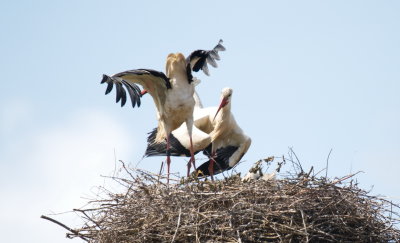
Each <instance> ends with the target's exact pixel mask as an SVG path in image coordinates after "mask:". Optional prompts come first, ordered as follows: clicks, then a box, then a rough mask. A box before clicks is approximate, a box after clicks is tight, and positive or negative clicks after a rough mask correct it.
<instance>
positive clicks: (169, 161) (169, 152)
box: [166, 133, 171, 184]
mask: <svg viewBox="0 0 400 243" xmlns="http://www.w3.org/2000/svg"><path fill="white" fill-rule="evenodd" d="M169 136H170V133H168V135H167V151H166V152H167V184H169V168H170V165H171V150H170V144H169Z"/></svg>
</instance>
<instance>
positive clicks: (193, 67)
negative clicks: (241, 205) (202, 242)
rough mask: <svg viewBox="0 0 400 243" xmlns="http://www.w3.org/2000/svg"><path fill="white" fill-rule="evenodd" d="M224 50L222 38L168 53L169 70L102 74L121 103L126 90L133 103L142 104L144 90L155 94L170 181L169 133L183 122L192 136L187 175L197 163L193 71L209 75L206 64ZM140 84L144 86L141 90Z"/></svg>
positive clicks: (159, 138)
mask: <svg viewBox="0 0 400 243" xmlns="http://www.w3.org/2000/svg"><path fill="white" fill-rule="evenodd" d="M224 50H225V47H224V46H223V45H222V40H220V41H219V42H218V44H217V45H216V46H215V47H214V48H213V49H212V50H208V51H206V50H196V51H194V52H192V53H191V54H190V55H189V56H188V57H187V58H185V57H184V55H183V54H182V53H175V54H173V53H172V54H169V55H168V57H167V61H166V68H165V69H166V73H163V72H159V71H156V70H152V69H134V70H128V71H125V72H120V73H117V74H114V75H112V76H108V75H103V79H102V81H101V83H107V89H106V94H108V93H110V92H111V90H112V88H113V86H114V85H115V86H116V102H117V103H118V102H119V101H121V106H124V105H125V103H126V100H127V92H128V94H129V97H130V99H131V102H132V106H133V107H135V106H136V105H137V106H138V107H139V106H140V98H141V96H142V95H143V94H144V93H146V92H148V93H149V94H150V95H151V96H152V97H153V100H154V104H155V105H156V108H157V119H158V127H157V136H156V137H155V141H156V142H162V141H164V140H166V151H167V173H168V181H169V174H170V163H171V158H170V134H171V132H172V131H173V130H175V129H176V128H178V127H179V126H180V125H181V124H182V123H184V122H186V126H187V131H188V134H189V140H190V154H191V159H190V161H189V163H188V175H189V172H190V167H191V163H192V164H193V166H194V167H195V159H194V149H193V142H192V129H193V110H194V105H195V100H194V98H193V94H194V90H195V88H194V86H195V84H194V82H193V81H194V78H193V76H192V71H194V72H198V71H199V70H203V72H204V73H205V74H206V75H209V71H208V65H207V64H210V65H211V66H213V67H217V63H216V60H220V57H219V55H218V52H219V51H224ZM138 85H140V86H142V88H143V90H142V91H141V90H140V88H139V87H138ZM125 89H126V90H127V92H126V91H125Z"/></svg>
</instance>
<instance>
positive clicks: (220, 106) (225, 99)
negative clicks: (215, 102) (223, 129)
mask: <svg viewBox="0 0 400 243" xmlns="http://www.w3.org/2000/svg"><path fill="white" fill-rule="evenodd" d="M228 102H229V101H228V99H227V98H223V99H222V100H221V104H219V107H218V110H217V113H215V116H214V119H213V121H214V120H215V117H217V115H218V112H219V111H220V110H221V109H222V108H223V107H224V106H226V105H227V104H228Z"/></svg>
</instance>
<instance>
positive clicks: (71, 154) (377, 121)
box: [0, 0, 400, 243]
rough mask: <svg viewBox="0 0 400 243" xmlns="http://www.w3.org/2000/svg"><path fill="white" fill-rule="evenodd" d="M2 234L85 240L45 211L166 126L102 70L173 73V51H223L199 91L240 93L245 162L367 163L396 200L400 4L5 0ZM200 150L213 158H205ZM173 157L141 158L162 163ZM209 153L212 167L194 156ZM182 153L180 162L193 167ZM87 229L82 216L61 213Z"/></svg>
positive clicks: (82, 190) (235, 107)
mask: <svg viewBox="0 0 400 243" xmlns="http://www.w3.org/2000/svg"><path fill="white" fill-rule="evenodd" d="M0 10H1V15H0V31H1V39H0V70H1V80H2V81H1V86H0V89H1V95H0V171H1V176H0V185H1V186H0V195H1V200H0V210H1V211H0V214H1V216H0V234H1V235H2V242H45V243H46V242H80V241H81V240H79V239H76V240H72V241H71V240H68V239H66V238H65V237H64V236H65V233H66V231H65V230H64V229H62V228H61V227H59V226H57V225H55V224H52V223H50V222H47V221H45V220H42V219H40V218H39V217H40V215H41V214H50V213H53V212H56V213H58V212H65V211H68V210H71V209H72V208H77V207H80V206H82V205H83V204H84V202H85V201H86V200H85V199H84V197H86V196H88V195H91V192H92V191H93V190H94V189H93V188H94V187H95V186H98V185H101V184H102V183H103V181H104V179H103V178H101V177H100V175H110V174H112V173H113V169H114V161H115V159H114V151H116V157H117V159H121V160H124V161H125V162H127V163H130V164H131V165H136V164H137V162H138V161H140V159H141V158H142V155H143V153H144V150H145V147H146V136H147V132H149V131H150V130H151V129H152V128H153V127H155V126H156V124H157V122H156V119H155V108H154V104H153V102H152V99H151V98H150V97H145V98H144V99H143V103H142V106H141V107H140V108H139V109H135V110H133V109H132V108H131V107H130V106H129V104H128V106H126V107H124V108H120V106H119V104H115V93H114V91H113V92H112V94H111V95H108V96H105V95H104V91H105V88H106V86H105V85H100V80H101V77H102V74H103V73H106V74H113V73H116V72H119V71H125V70H128V69H134V68H152V69H156V70H160V71H164V63H165V58H166V56H167V55H168V54H169V53H171V52H182V53H184V54H185V55H188V54H189V53H190V52H192V51H193V50H196V49H210V48H212V47H214V46H215V45H216V43H217V42H218V40H219V39H220V38H222V39H223V40H224V45H225V47H226V48H227V50H226V52H222V53H221V61H219V62H218V64H219V67H218V68H217V69H214V68H210V74H211V76H210V77H207V76H205V75H204V74H203V73H200V74H196V76H197V77H198V78H199V79H201V80H202V83H201V84H200V85H199V86H198V89H197V90H198V92H199V94H200V96H201V98H202V100H203V103H204V105H205V106H216V105H218V103H219V97H220V91H221V89H222V88H223V87H226V86H229V87H232V88H233V90H234V94H233V98H232V111H233V113H234V114H235V117H236V120H237V122H238V123H239V125H240V126H241V127H242V128H243V130H244V131H245V133H246V134H248V135H249V136H250V137H251V138H252V141H253V143H252V146H251V147H250V149H249V151H248V153H247V154H246V155H245V157H244V158H243V160H244V161H245V162H243V163H242V164H241V165H240V166H238V167H237V170H238V171H241V172H244V171H246V170H247V169H248V168H249V167H250V166H251V165H252V164H253V163H254V162H255V161H257V160H258V159H261V158H266V157H268V156H272V155H275V156H281V155H282V154H287V152H288V148H289V147H293V149H294V151H295V152H296V153H297V155H298V156H299V158H300V160H301V162H302V164H303V167H305V168H307V169H309V168H310V166H311V165H313V166H314V167H316V170H317V171H318V170H321V169H323V168H324V167H325V163H326V158H327V156H328V153H329V151H330V150H331V149H332V150H333V151H332V154H331V156H330V160H329V163H330V166H329V176H331V177H334V176H344V175H347V174H349V173H351V172H356V171H359V170H362V171H364V172H365V173H363V174H360V175H359V176H357V180H358V182H359V183H360V187H362V188H363V189H367V190H369V189H371V188H372V187H373V189H372V192H371V193H372V194H380V195H385V196H387V197H388V198H389V199H390V200H394V201H397V202H400V188H399V182H400V180H399V177H398V174H399V171H400V94H399V91H400V68H399V67H400V65H399V64H400V31H399V30H400V15H399V13H400V3H399V2H398V1H241V3H233V1H194V2H192V3H189V2H188V1H141V2H138V1H76V0H70V1H40V0H39V1H1V2H0ZM197 157H198V158H201V157H202V156H201V155H199V156H197ZM163 159H164V158H162V157H157V158H152V159H144V160H143V161H142V162H141V163H140V165H139V166H140V167H141V168H144V169H148V170H151V171H154V172H157V171H158V169H159V166H160V162H161V161H162V160H163ZM198 163H200V162H198ZM185 170H186V160H185V159H181V158H178V159H177V158H173V160H172V171H173V172H180V173H183V174H185ZM54 217H55V218H57V219H59V220H61V221H63V222H64V223H67V224H68V225H69V226H76V224H77V223H78V222H79V220H78V219H77V218H76V217H66V216H65V215H60V216H54Z"/></svg>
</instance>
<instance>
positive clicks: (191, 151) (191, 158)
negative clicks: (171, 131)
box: [190, 136, 197, 170]
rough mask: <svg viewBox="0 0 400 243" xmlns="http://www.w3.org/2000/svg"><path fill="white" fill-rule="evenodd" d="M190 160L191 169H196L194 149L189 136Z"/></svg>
mask: <svg viewBox="0 0 400 243" xmlns="http://www.w3.org/2000/svg"><path fill="white" fill-rule="evenodd" d="M190 160H191V161H192V164H193V168H194V169H195V170H196V169H197V168H196V163H195V160H194V148H193V142H192V136H190Z"/></svg>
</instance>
